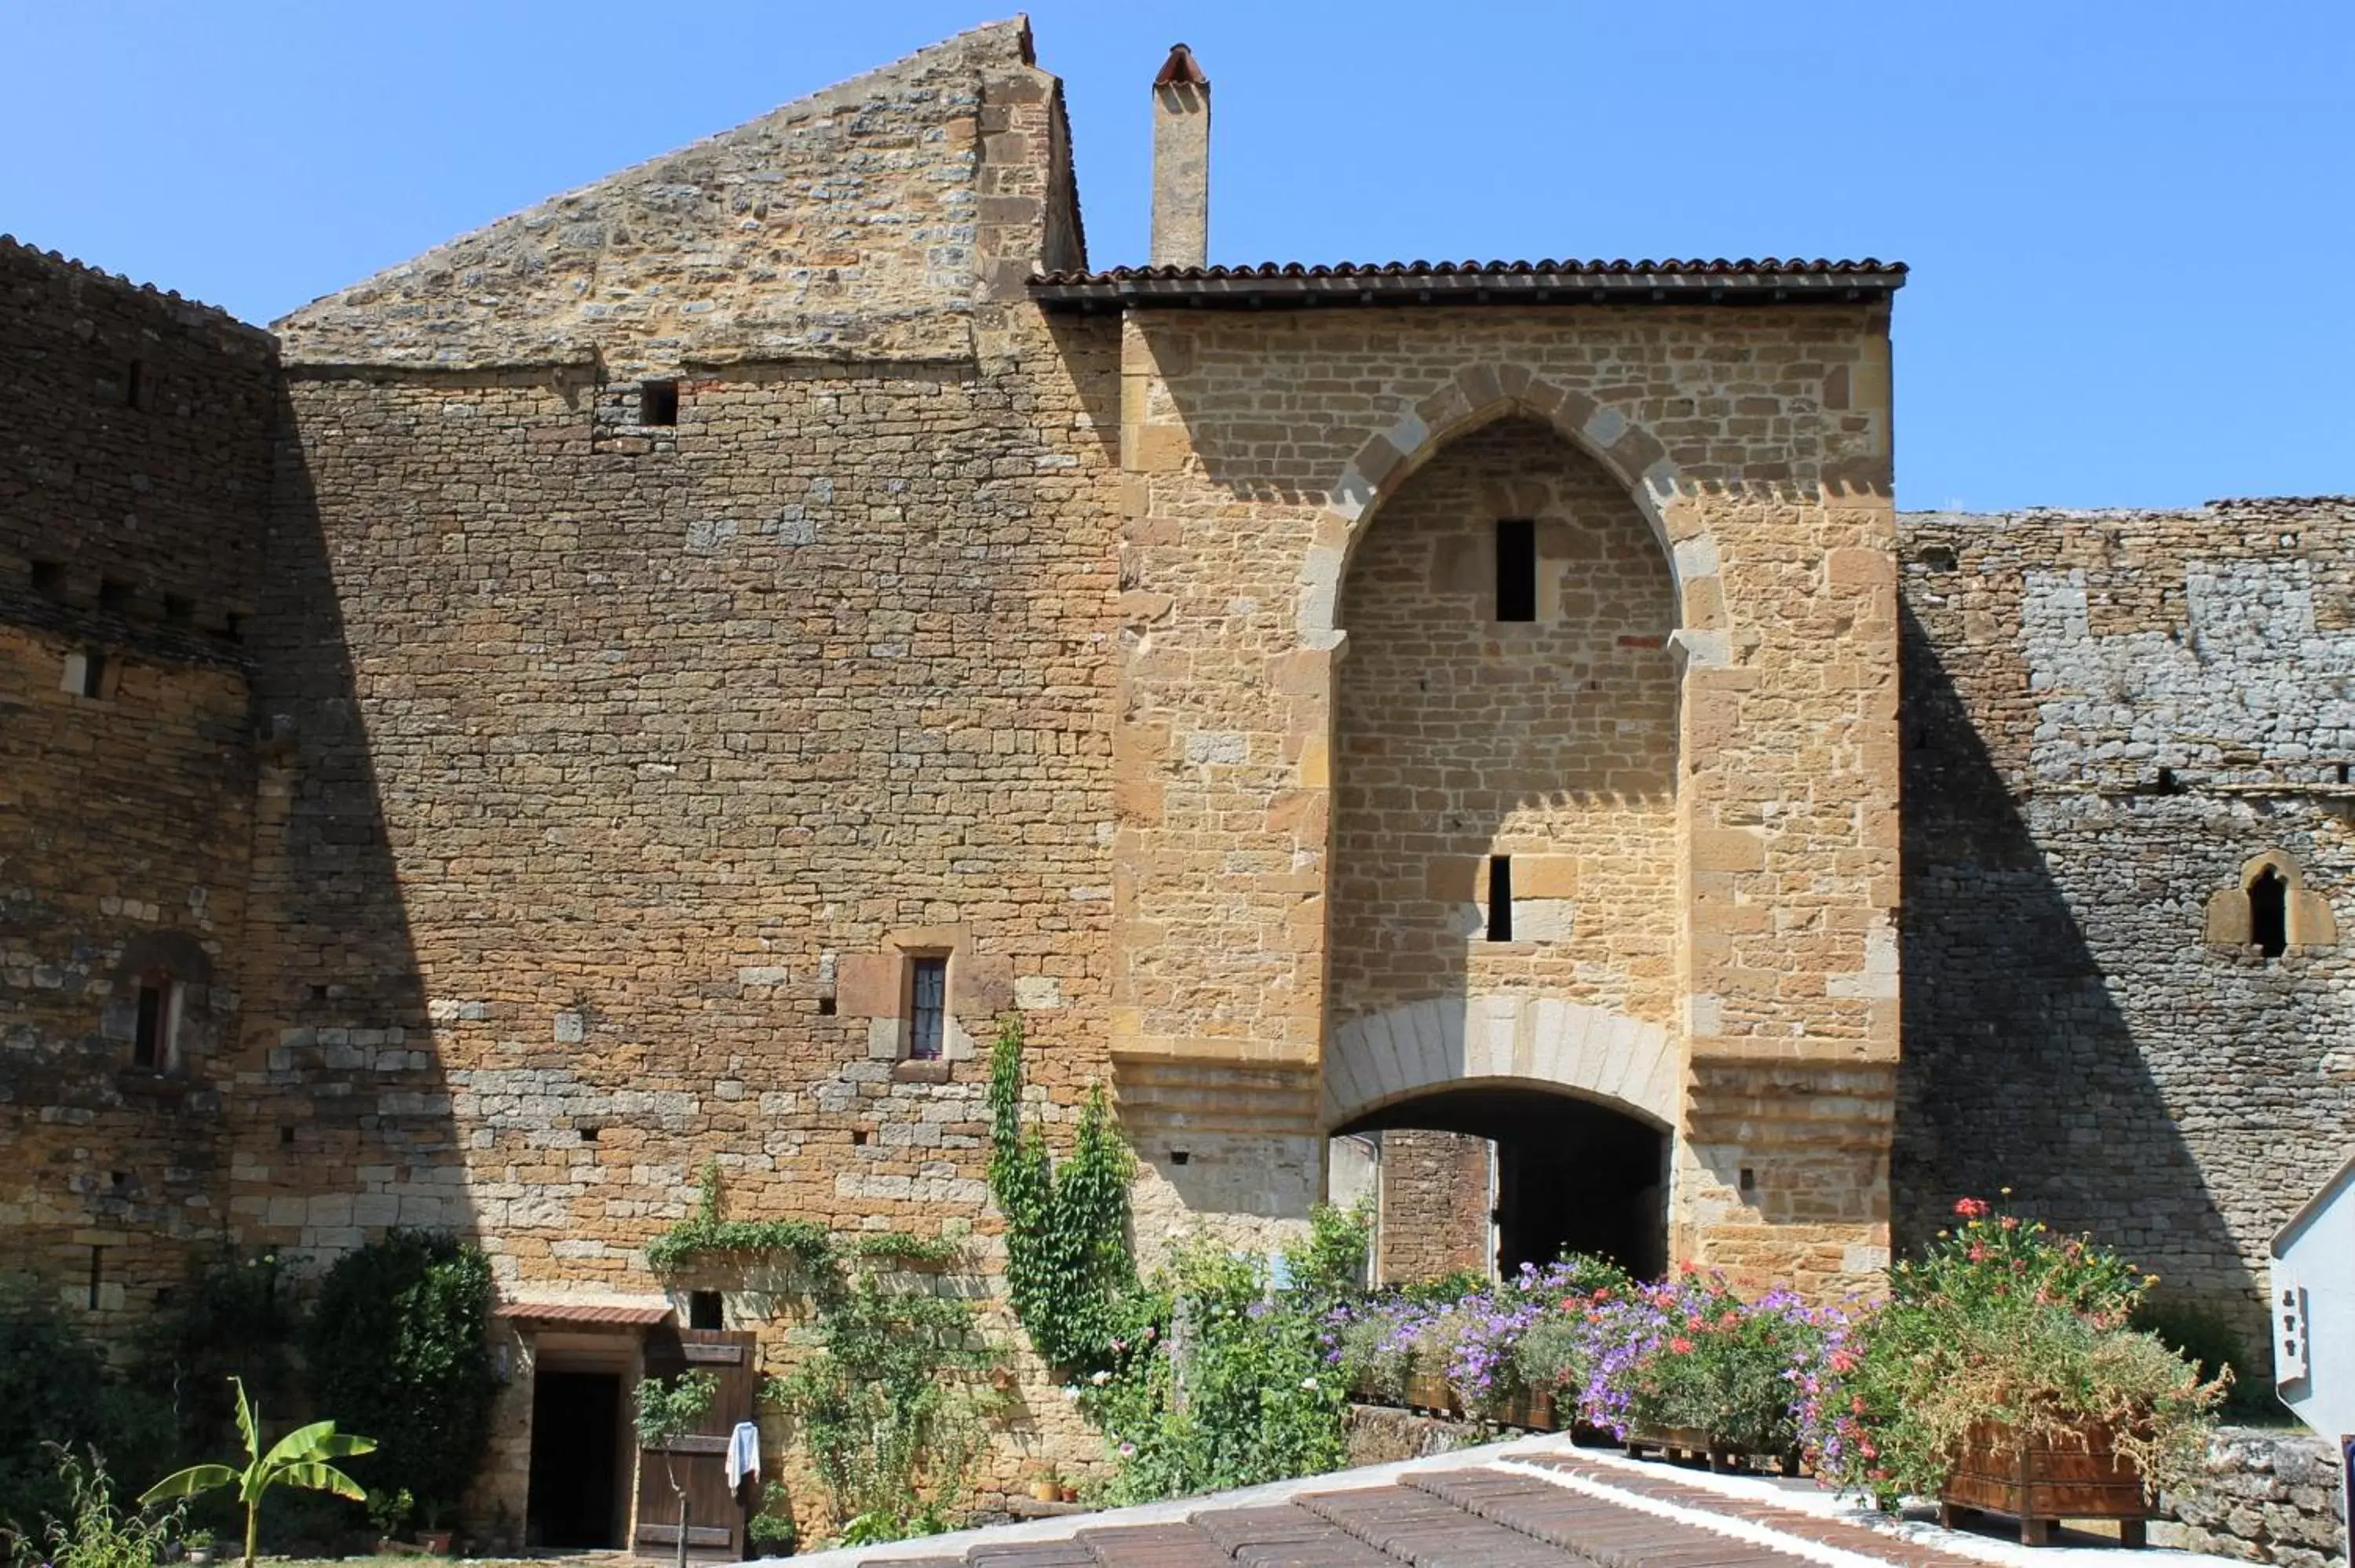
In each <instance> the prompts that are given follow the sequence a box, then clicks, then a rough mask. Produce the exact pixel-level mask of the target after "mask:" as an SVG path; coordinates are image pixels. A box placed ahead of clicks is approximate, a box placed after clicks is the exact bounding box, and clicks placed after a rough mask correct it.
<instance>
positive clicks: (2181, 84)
mask: <svg viewBox="0 0 2355 1568" xmlns="http://www.w3.org/2000/svg"><path fill="white" fill-rule="evenodd" d="M1009 11H1010V7H1008V6H1001V5H998V4H996V3H995V0H974V3H973V4H970V5H944V4H936V3H933V0H879V3H869V4H865V5H838V4H802V3H797V0H771V3H767V4H762V3H753V0H693V3H686V0H638V3H636V4H612V3H609V0H561V3H551V4H544V5H520V4H497V3H492V0H483V3H476V4H454V3H447V0H444V3H440V4H432V3H412V4H405V5H387V4H373V5H359V4H349V3H338V0H314V3H312V4H304V5H297V4H292V3H287V4H263V3H261V0H208V3H203V4H197V3H187V4H178V5H165V4H144V5H133V4H123V3H107V0H78V3H76V4H70V5H69V4H59V3H52V0H0V23H5V33H4V34H0V36H5V37H6V39H7V50H6V52H7V57H8V58H7V64H6V67H5V81H6V84H7V88H6V91H5V93H0V145H5V147H6V148H7V149H8V151H7V153H6V154H5V157H0V229H6V230H9V231H13V232H14V233H16V235H17V236H19V237H20V238H26V239H29V240H32V241H34V242H36V243H37V244H39V245H42V246H44V247H47V248H51V249H61V250H64V251H66V252H67V253H69V254H71V255H76V256H80V257H81V258H83V259H85V260H90V261H91V262H94V263H96V264H98V265H100V266H103V267H106V268H108V269H110V270H117V271H124V272H128V273H130V274H131V275H133V277H136V278H140V279H143V280H148V281H155V282H156V283H158V284H161V285H163V286H165V287H168V288H176V289H177V290H179V291H181V292H183V293H186V294H190V295H193V296H196V297H197V298H200V299H206V300H209V301H211V302H215V303H218V304H221V305H224V306H226V307H228V308H229V309H230V310H232V311H234V312H236V313H238V314H240V315H241V316H244V317H246V318H247V319H249V320H252V321H267V320H269V319H270V318H271V317H273V316H275V315H278V314H281V313H283V312H285V311H287V310H289V309H291V308H293V306H295V305H298V304H301V303H302V302H304V301H306V300H308V299H311V298H313V297H314V296H316V295H318V294H320V293H323V292H325V291H329V290H331V289H335V288H337V287H340V286H342V285H343V284H345V283H347V282H350V281H355V280H357V279H359V278H361V277H364V276H366V275H367V274H368V273H369V272H372V271H374V270H377V269H378V268H380V267H383V266H386V265H389V264H390V263H392V262H396V261H399V260H402V259H403V258H405V257H408V256H410V255H413V254H415V253H416V252H418V251H420V250H422V249H426V248H427V247H429V246H432V245H433V244H436V243H438V242H439V241H441V240H442V239H445V238H450V237H452V236H453V235H456V234H459V233H462V232H464V230H466V229H469V228H474V227H476V226H478V225H480V224H483V223H485V222H487V221H489V220H490V219H492V218H495V217H498V216H500V215H501V214H503V213H506V212H510V211H513V210H515V209H516V208H517V207H524V206H526V205H527V204H529V203H531V202H533V201H536V200H538V199H539V198H540V197H542V196H549V195H551V194H553V193H555V192H557V191H559V190H563V189H565V188H567V187H570V186H572V185H581V184H583V183H585V182H588V181H590V180H593V179H595V178H597V177H598V176H599V175H603V174H606V173H609V172H611V171H613V170H615V169H619V168H622V167H623V166H625V165H627V164H632V163H635V162H637V161H639V160H642V159H645V158H647V157H650V156H653V155H655V154H659V153H662V152H665V151H667V150H669V149H671V148H673V147H677V146H679V145H681V144H683V143H687V142H690V141H693V140H695V139H696V138H698V137H700V136H704V135H708V134H709V133H710V132H715V131H719V130H723V129H725V128H726V127H728V126H730V125H733V124H736V123H738V122H741V121H744V120H747V119H750V118H751V117H752V116H754V115H756V114H759V113H762V112H763V111H766V110H768V109H770V108H773V107H774V106H775V105H777V104H779V103H783V102H785V101H789V100H791V99H794V98H797V97H799V96H801V95H803V94H804V93H806V92H809V91H811V90H815V89H817V88H820V87H823V86H826V84H828V83H830V82H834V81H837V80H839V79H843V78H846V77H849V76H853V75H856V74H858V72H860V71H862V70H864V69H868V68H871V67H873V66H876V65H879V64H882V63H884V62H886V61H888V60H890V59H893V58H898V57H899V56H900V55H902V54H905V53H907V52H908V51H910V50H911V49H914V48H919V47H921V46H922V45H923V44H926V43H928V42H931V41H932V40H934V39H936V38H939V37H945V36H946V35H948V34H950V33H954V32H957V31H960V30H962V29H964V28H965V27H968V26H974V25H975V24H976V23H979V22H982V21H986V20H989V19H991V18H993V17H996V16H1004V15H1007V14H1008V12H1009ZM1030 16H1031V19H1032V22H1033V25H1034V26H1035V28H1036V31H1037V35H1038V41H1039V59H1040V63H1042V64H1043V65H1045V66H1046V67H1047V68H1048V69H1050V70H1053V71H1056V72H1057V73H1059V74H1060V75H1061V76H1062V77H1063V79H1064V80H1065V83H1066V84H1067V89H1068V91H1069V94H1070V99H1071V112H1072V119H1073V129H1074V136H1075V140H1076V143H1077V146H1078V156H1079V169H1080V186H1081V196H1082V201H1083V203H1084V205H1085V207H1086V212H1087V225H1088V235H1089V239H1090V242H1091V243H1090V249H1091V259H1092V260H1093V261H1095V262H1096V263H1097V264H1098V265H1110V264H1113V263H1116V262H1121V261H1133V260H1140V259H1141V252H1142V251H1143V249H1144V239H1145V218H1144V197H1145V194H1146V164H1147V124H1146V107H1147V94H1146V84H1147V82H1148V81H1149V80H1150V78H1151V74H1152V72H1153V71H1154V69H1156V67H1157V66H1158V64H1159V63H1160V59H1161V57H1162V54H1163V52H1164V50H1165V49H1166V48H1167V46H1168V45H1169V44H1170V43H1171V42H1173V41H1176V40H1178V39H1183V40H1184V41H1186V42H1188V43H1189V44H1191V45H1193V46H1194V48H1195V51H1196V53H1197V54H1198V55H1199V57H1200V58H1201V60H1202V62H1203V64H1204V66H1205V68H1206V69H1207V70H1208V71H1209V76H1210V79H1211V81H1212V83H1213V84H1214V90H1215V99H1214V102H1215V106H1216V127H1215V141H1214V144H1213V154H1212V170H1211V174H1212V198H1211V241H1210V243H1211V252H1212V258H1213V260H1226V261H1257V260H1269V259H1273V260H1295V259H1297V260H1312V261H1314V260H1345V259H1346V260H1388V259H1391V258H1408V259H1412V258H1415V257H1428V258H1439V257H1450V258H1458V259H1461V258H1465V257H1480V258H1489V257H1532V258H1534V257H1544V256H1575V257H1593V256H1604V257H1612V256H1628V257H1646V256H1650V257H1661V256H1693V255H1710V256H1736V257H1739V256H1767V255H1777V256H1791V255H1800V256H1806V257H1815V256H1849V257H1858V256H1878V257H1881V258H1884V259H1888V258H1895V259H1899V260H1905V261H1908V262H1911V263H1912V264H1913V281H1912V283H1911V284H1910V285H1909V286H1908V287H1907V288H1906V290H1905V291H1904V292H1903V293H1902V295H1900V296H1899V299H1898V304H1897V315H1896V335H1897V354H1898V370H1897V376H1898V379H1897V388H1898V478H1899V485H1900V500H1901V502H1902V503H1903V504H1904V505H1906V506H1909V507H1925V506H1944V505H1963V506H1968V507H1973V508H1978V509H1990V508H1995V507H2002V506H2016V505H2025V504H2036V503H2045V504H2055V505H2073V506H2086V505H2163V504H2176V503H2194V502H2198V501H2201V500H2205V499H2208V498H2210V497H2212V496H2220V495H2247V494H2268V493H2270V494H2314V493H2346V492H2355V267H2350V260H2355V4H2349V3H2348V0H2302V3H2290V0H2241V3H2240V4H2236V5H2189V4H2183V3H2181V0H2099V3H2094V0H2084V3H2073V0H1893V3H1892V0H1877V3H1873V4H1858V3H1851V0H1833V3H1827V0H1810V3H1809V4H1806V5H1757V4H1754V3H1750V4H1718V3H1713V0H1688V3H1686V4H1680V5H1629V4H1625V3H1624V0H1621V3H1615V4H1598V3H1587V0H1579V3H1576V4H1556V5H1540V4H1517V3H1513V0H1487V3H1472V0H1455V3H1454V4H1441V5H1427V4H1425V5H1401V4H1396V3H1395V0H1364V3H1361V4H1357V5H1327V4H1295V3H1293V0H1258V3H1256V4H1238V3H1228V0H1199V3H1195V4H1188V5H1167V4H1146V3H1123V0H1088V3H1085V4H1080V3H1072V4H1064V3H1062V0H1039V3H1037V4H1034V5H1032V6H1031V7H1030Z"/></svg>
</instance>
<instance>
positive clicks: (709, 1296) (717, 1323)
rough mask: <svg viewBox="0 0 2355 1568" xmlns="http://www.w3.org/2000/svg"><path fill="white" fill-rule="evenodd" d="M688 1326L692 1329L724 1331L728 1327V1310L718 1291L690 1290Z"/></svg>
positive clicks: (688, 1294)
mask: <svg viewBox="0 0 2355 1568" xmlns="http://www.w3.org/2000/svg"><path fill="white" fill-rule="evenodd" d="M687 1327H688V1328H690V1329H724V1328H726V1327H728V1310H727V1307H726V1305H725V1304H724V1303H723V1302H722V1301H721V1300H720V1298H719V1292H718V1291H717V1290H690V1291H688V1292H687Z"/></svg>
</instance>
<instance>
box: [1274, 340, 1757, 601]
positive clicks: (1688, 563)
mask: <svg viewBox="0 0 2355 1568" xmlns="http://www.w3.org/2000/svg"><path fill="white" fill-rule="evenodd" d="M1515 415H1518V416H1521V417H1523V418H1534V419H1538V420H1541V421H1542V422H1544V423H1545V424H1547V425H1549V426H1550V427H1551V428H1552V429H1553V430H1554V431H1555V433H1557V434H1558V435H1560V436H1561V438H1562V439H1563V440H1566V441H1568V442H1569V443H1570V444H1571V445H1572V446H1574V447H1576V448H1578V449H1579V450H1581V451H1583V452H1585V453H1586V454H1587V455H1588V456H1589V457H1592V458H1593V459H1594V461H1597V462H1599V463H1601V464H1602V465H1603V467H1604V471H1606V472H1608V473H1610V474H1611V475H1612V477H1613V478H1614V479H1615V480H1617V481H1618V482H1619V483H1620V484H1621V485H1622V486H1623V487H1625V490H1626V492H1627V493H1628V496H1629V497H1630V498H1631V499H1632V500H1633V501H1634V502H1635V503H1636V510H1637V511H1639V512H1641V513H1642V514H1643V516H1644V521H1645V522H1646V524H1648V525H1649V526H1650V528H1651V530H1652V535H1653V537H1654V538H1655V539H1657V541H1658V542H1659V546H1660V550H1661V552H1662V554H1663V555H1665V556H1667V557H1668V573H1669V576H1670V577H1671V579H1672V580H1673V581H1674V583H1675V585H1676V589H1677V599H1678V604H1679V605H1681V606H1687V607H1691V606H1696V605H1700V606H1716V605H1720V604H1721V603H1722V602H1723V600H1722V596H1721V594H1719V593H1716V592H1713V591H1709V590H1708V589H1707V588H1704V587H1703V585H1704V584H1713V583H1714V581H1715V579H1716V577H1717V573H1718V559H1717V545H1716V541H1715V540H1714V539H1712V538H1711V537H1710V534H1709V532H1708V529H1707V528H1706V526H1705V525H1703V524H1700V522H1699V521H1698V520H1697V519H1696V518H1695V517H1694V516H1693V515H1692V514H1691V512H1690V510H1689V508H1688V507H1687V506H1685V504H1684V498H1685V497H1686V495H1687V487H1686V486H1685V484H1684V482H1683V480H1682V478H1681V476H1680V475H1679V474H1678V471H1677V467H1676V464H1675V463H1674V462H1672V461H1670V460H1669V458H1668V449H1667V448H1666V447H1665V446H1664V445H1662V444H1661V442H1660V440H1659V439H1658V438H1657V437H1656V436H1654V435H1653V434H1652V433H1651V432H1650V431H1649V430H1646V429H1644V428H1643V427H1642V426H1640V425H1638V424H1636V422H1635V421H1634V420H1632V419H1630V418H1628V417H1627V416H1626V414H1625V412H1624V411H1623V410H1621V409H1619V408H1614V407H1612V406H1610V405H1608V404H1604V403H1598V402H1596V401H1595V399H1593V397H1588V396H1587V395H1586V394H1585V393H1583V392H1578V391H1573V390H1572V389H1571V388H1569V387H1560V386H1556V385H1554V384H1553V383H1551V382H1549V381H1547V380H1545V379H1544V378H1543V377H1542V376H1539V375H1538V374H1537V372H1535V371H1534V370H1532V369H1530V368H1529V366H1525V365H1516V364H1512V363H1509V362H1506V363H1483V364H1478V365H1471V366H1465V367H1464V368H1462V369H1460V370H1458V371H1457V372H1456V373H1455V375H1454V376H1452V377H1450V378H1449V379H1448V380H1447V381H1445V382H1444V383H1442V384H1441V386H1440V387H1439V389H1438V390H1437V391H1436V392H1433V394H1431V395H1430V396H1429V397H1425V398H1423V400H1422V401H1421V402H1420V403H1418V404H1416V405H1415V406H1414V407H1413V408H1410V409H1408V410H1406V411H1405V412H1404V413H1401V415H1399V417H1398V418H1396V419H1395V420H1393V421H1392V422H1391V426H1390V428H1389V429H1383V430H1380V431H1378V432H1376V433H1375V434H1373V435H1371V436H1369V437H1368V438H1367V439H1366V440H1365V441H1364V443H1363V444H1362V445H1360V446H1359V448H1358V450H1357V452H1356V454H1355V455H1353V456H1352V457H1351V458H1350V459H1349V461H1348V463H1346V464H1345V465H1343V467H1342V469H1341V471H1340V472H1339V473H1338V474H1337V475H1336V476H1335V477H1334V480H1333V482H1332V484H1331V486H1330V488H1329V489H1328V490H1327V496H1328V497H1329V499H1328V501H1327V504H1326V514H1327V524H1328V526H1327V527H1323V528H1320V529H1318V530H1317V533H1318V536H1319V538H1320V540H1325V539H1331V538H1337V539H1339V540H1340V541H1341V543H1340V545H1339V546H1338V547H1335V546H1331V545H1329V544H1320V545H1319V546H1318V547H1316V548H1315V549H1312V550H1310V551H1309V552H1308V556H1307V558H1306V559H1305V560H1304V561H1303V562H1302V566H1301V581H1300V595H1299V609H1298V622H1299V630H1300V633H1301V635H1302V637H1303V638H1305V639H1307V640H1309V641H1322V640H1324V639H1327V638H1329V636H1330V635H1331V634H1332V633H1333V632H1334V631H1335V630H1337V617H1338V615H1339V612H1340V601H1341V580H1342V577H1344V575H1345V574H1346V573H1347V572H1348V566H1349V557H1350V556H1351V555H1353V554H1354V553H1355V551H1356V548H1357V546H1358V543H1359V540H1360V539H1361V538H1362V537H1363V536H1364V534H1365V530H1366V528H1367V527H1368V526H1369V524H1370V523H1371V521H1372V518H1373V516H1374V514H1376V513H1378V512H1379V511H1380V509H1381V503H1383V502H1384V501H1385V500H1387V499H1388V498H1389V497H1390V496H1391V494H1393V493H1396V492H1397V490H1398V489H1399V487H1400V486H1401V485H1403V484H1404V483H1405V482H1407V481H1408V480H1409V479H1411V478H1412V477H1413V475H1414V473H1415V472H1416V471H1418V470H1420V469H1421V468H1422V467H1423V465H1424V464H1425V463H1427V462H1429V461H1431V460H1432V459H1433V457H1435V456H1437V455H1438V453H1439V450H1440V449H1442V448H1443V447H1444V446H1446V445H1447V443H1448V442H1450V441H1452V440H1455V439H1456V438H1457V437H1459V436H1462V435H1465V434H1468V433H1469V432H1471V431H1473V430H1476V429H1480V428H1481V427H1482V426H1485V425H1488V424H1492V423H1494V422H1495V421H1496V420H1498V419H1502V418H1511V417H1513V416H1515ZM1702 613H1703V616H1704V619H1702V620H1697V621H1696V622H1695V623H1694V625H1693V626H1692V628H1691V630H1696V631H1721V630H1723V628H1722V627H1721V626H1720V625H1716V624H1713V622H1714V621H1715V620H1717V614H1716V612H1714V611H1703V612H1702Z"/></svg>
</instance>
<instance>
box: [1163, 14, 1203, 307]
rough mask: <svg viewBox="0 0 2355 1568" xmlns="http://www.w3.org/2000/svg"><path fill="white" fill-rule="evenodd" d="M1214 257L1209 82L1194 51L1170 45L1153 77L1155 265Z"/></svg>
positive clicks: (1200, 262) (1193, 262)
mask: <svg viewBox="0 0 2355 1568" xmlns="http://www.w3.org/2000/svg"><path fill="white" fill-rule="evenodd" d="M1209 255H1210V79H1209V77H1207V76H1204V75H1203V74H1202V68H1201V67H1200V66H1199V65H1197V64H1196V63H1195V62H1194V51H1193V50H1191V49H1189V48H1187V47H1186V46H1185V45H1183V44H1177V45H1174V46H1172V47H1171V48H1170V50H1169V58H1168V60H1167V63H1165V64H1164V65H1163V66H1162V68H1161V74H1160V75H1159V76H1156V77H1155V78H1154V79H1153V254H1152V258H1151V260H1152V262H1153V265H1155V266H1156V267H1199V266H1202V265H1203V264H1204V263H1205V262H1207V261H1208V260H1209Z"/></svg>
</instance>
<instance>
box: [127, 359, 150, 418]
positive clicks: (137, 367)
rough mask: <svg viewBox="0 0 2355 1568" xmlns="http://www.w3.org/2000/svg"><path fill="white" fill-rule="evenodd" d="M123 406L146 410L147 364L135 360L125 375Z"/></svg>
mask: <svg viewBox="0 0 2355 1568" xmlns="http://www.w3.org/2000/svg"><path fill="white" fill-rule="evenodd" d="M146 406H147V362H146V361H145V360H143V359H134V360H133V361H132V362H131V366H130V368H129V369H127V370H125V371H124V372H123V407H124V408H145V407H146Z"/></svg>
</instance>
